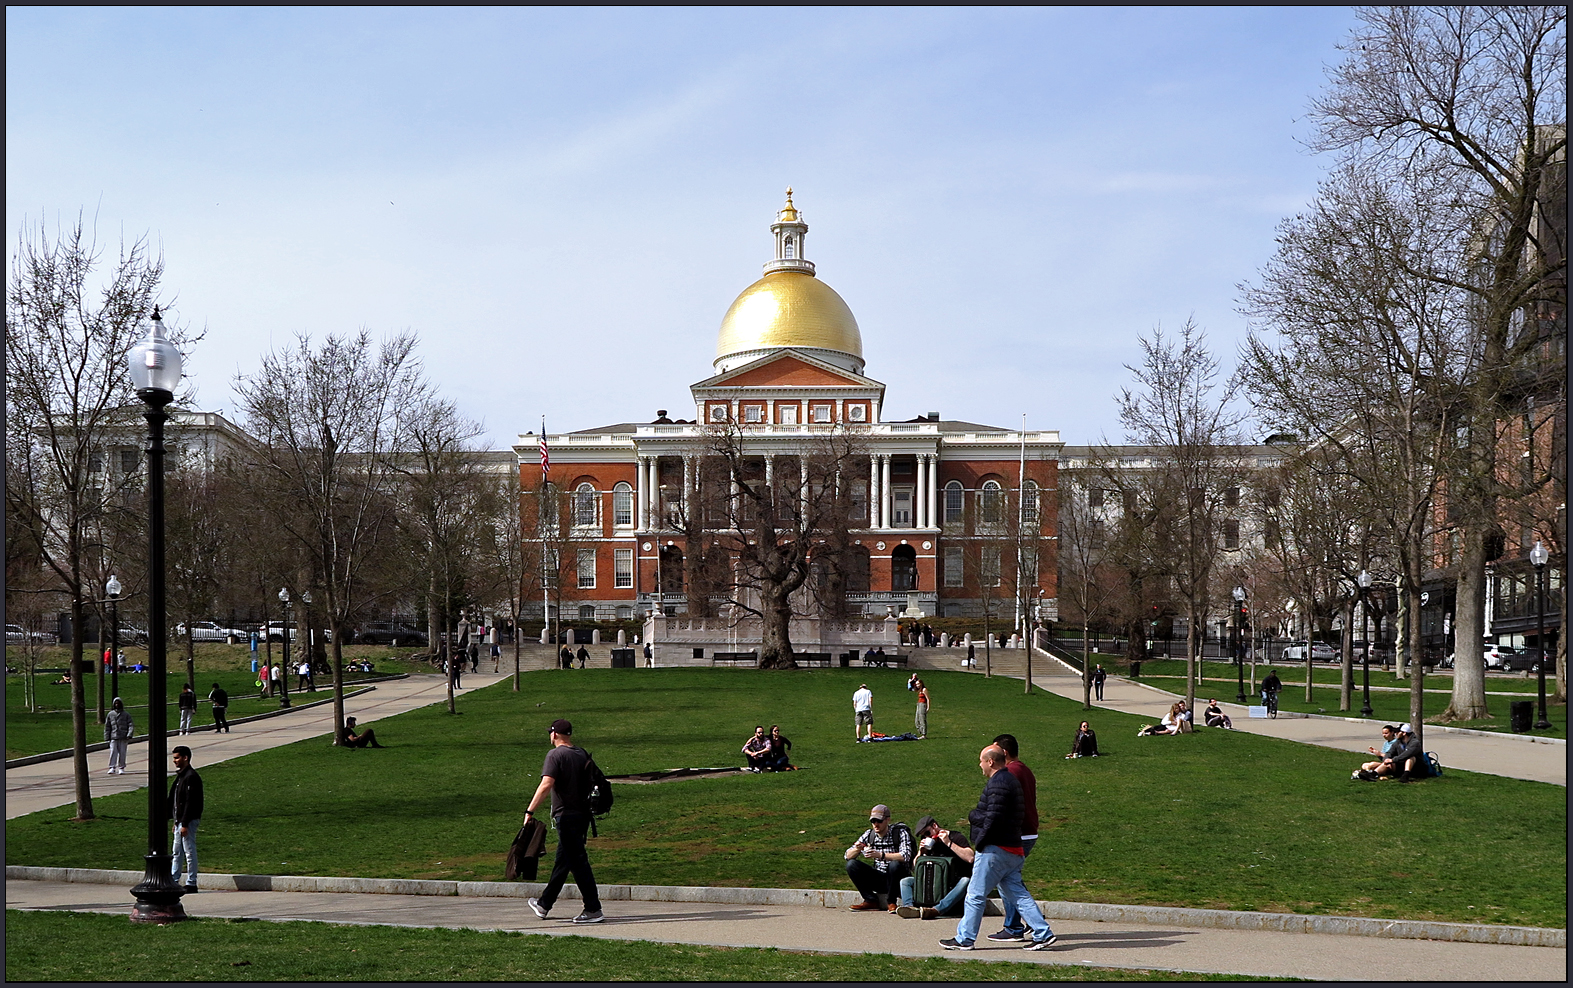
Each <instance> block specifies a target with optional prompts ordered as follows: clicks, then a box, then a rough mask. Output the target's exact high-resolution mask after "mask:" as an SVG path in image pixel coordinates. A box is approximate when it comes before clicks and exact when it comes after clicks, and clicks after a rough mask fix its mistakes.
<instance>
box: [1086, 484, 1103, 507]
mask: <svg viewBox="0 0 1573 988" xmlns="http://www.w3.org/2000/svg"><path fill="white" fill-rule="evenodd" d="M1087 507H1089V508H1101V507H1103V488H1102V487H1089V488H1088V489H1087Z"/></svg>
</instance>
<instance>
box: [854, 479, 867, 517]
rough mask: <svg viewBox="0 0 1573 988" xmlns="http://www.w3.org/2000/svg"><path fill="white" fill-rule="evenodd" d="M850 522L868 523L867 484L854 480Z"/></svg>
mask: <svg viewBox="0 0 1573 988" xmlns="http://www.w3.org/2000/svg"><path fill="white" fill-rule="evenodd" d="M851 510H852V520H853V521H868V482H867V481H865V480H854V481H853V482H852V506H851Z"/></svg>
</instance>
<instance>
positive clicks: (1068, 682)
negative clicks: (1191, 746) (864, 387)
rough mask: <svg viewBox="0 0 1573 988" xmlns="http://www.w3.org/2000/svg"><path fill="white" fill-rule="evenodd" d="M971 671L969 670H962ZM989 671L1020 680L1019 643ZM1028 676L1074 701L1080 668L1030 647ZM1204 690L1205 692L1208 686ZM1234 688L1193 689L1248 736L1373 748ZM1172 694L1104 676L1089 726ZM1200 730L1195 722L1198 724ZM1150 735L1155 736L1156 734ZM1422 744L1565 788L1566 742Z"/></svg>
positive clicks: (1359, 734) (956, 657)
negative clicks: (1247, 700) (1248, 703)
mask: <svg viewBox="0 0 1573 988" xmlns="http://www.w3.org/2000/svg"><path fill="white" fill-rule="evenodd" d="M913 655H914V659H913V664H914V666H917V667H919V668H929V669H943V670H953V671H954V670H959V668H960V659H961V655H960V654H959V651H958V650H956V649H937V648H936V649H915V650H914V652H913ZM977 660H978V669H977V670H975V671H978V672H981V671H982V670H983V662H984V660H983V653H982V651H981V650H980V651H979V652H978V657H977ZM966 671H974V670H966ZM993 673H994V675H996V676H1009V677H1012V678H1015V679H1022V678H1024V677H1025V675H1026V658H1025V653H1024V652H1023V651H1022V650H1021V649H1000V650H997V651H995V652H994V654H993ZM1032 682H1033V685H1035V686H1037V687H1039V688H1040V689H1045V690H1048V691H1049V692H1051V693H1055V694H1058V695H1060V696H1064V697H1069V698H1071V699H1073V700H1077V701H1078V702H1079V701H1080V700H1081V697H1082V687H1081V673H1080V672H1078V671H1076V670H1075V669H1073V668H1071V667H1070V666H1068V665H1066V664H1065V663H1063V662H1060V661H1059V660H1057V659H1052V658H1049V657H1046V656H1044V654H1043V653H1042V652H1036V651H1035V652H1034V653H1033V662H1032ZM1209 691H1211V692H1209ZM1235 692H1236V687H1235V685H1234V684H1232V683H1221V682H1209V683H1204V684H1202V685H1201V686H1200V687H1199V688H1198V692H1197V706H1198V707H1201V706H1204V705H1205V704H1204V703H1203V701H1202V698H1203V697H1217V698H1218V699H1219V701H1220V704H1219V705H1220V706H1221V707H1223V709H1224V712H1225V713H1227V714H1228V715H1229V718H1230V720H1231V721H1232V722H1233V724H1234V727H1235V730H1238V731H1247V732H1250V733H1252V734H1265V735H1269V736H1271V737H1279V738H1287V739H1288V740H1291V741H1299V742H1301V743H1303V744H1314V745H1320V746H1322V747H1324V748H1338V749H1341V750H1343V751H1349V752H1358V753H1359V754H1360V755H1364V756H1365V759H1369V758H1370V757H1371V756H1370V755H1369V754H1367V753H1366V748H1367V747H1368V746H1371V745H1376V746H1378V747H1380V745H1381V735H1382V731H1381V728H1382V724H1383V723H1385V722H1384V721H1379V720H1362V719H1360V718H1359V717H1352V718H1330V717H1291V716H1288V715H1284V716H1280V717H1278V718H1276V719H1272V720H1268V719H1264V718H1252V717H1250V716H1249V711H1247V709H1246V708H1245V707H1244V706H1241V705H1239V704H1236V703H1233V702H1227V701H1226V700H1225V698H1226V697H1228V696H1233V695H1235ZM1176 699H1178V697H1177V696H1176V695H1175V694H1173V693H1168V692H1166V691H1164V690H1160V689H1155V688H1153V687H1150V686H1146V685H1144V684H1141V683H1138V682H1136V681H1134V680H1130V679H1125V678H1122V677H1116V676H1110V677H1109V679H1108V682H1107V683H1105V684H1104V690H1103V700H1102V702H1099V701H1096V700H1095V701H1093V708H1094V710H1093V713H1091V714H1089V715H1088V718H1087V719H1088V720H1090V721H1092V726H1093V730H1097V728H1098V724H1097V714H1096V711H1097V709H1098V708H1100V707H1101V708H1106V709H1110V710H1118V711H1121V712H1122V713H1130V714H1136V715H1138V716H1141V717H1150V718H1152V720H1153V722H1154V723H1156V722H1157V721H1158V720H1160V719H1161V718H1162V717H1163V715H1164V714H1165V713H1167V712H1168V710H1169V707H1170V705H1172V704H1173V703H1174V701H1175V700H1176ZM1205 729H1206V728H1203V730H1205ZM1152 740H1153V741H1159V742H1161V741H1162V740H1163V739H1162V738H1154V739H1152ZM1425 743H1426V750H1427V751H1434V752H1436V755H1437V758H1438V759H1439V760H1440V761H1441V762H1442V768H1443V770H1444V771H1445V770H1447V769H1450V768H1456V769H1463V770H1466V771H1470V772H1481V773H1485V774H1487V775H1501V776H1506V777H1508V778H1514V779H1528V780H1530V781H1532V782H1549V783H1552V784H1554V785H1559V786H1566V785H1567V784H1568V761H1567V756H1568V750H1567V745H1566V743H1556V742H1551V741H1546V740H1539V739H1537V740H1532V739H1529V738H1526V737H1522V736H1518V735H1503V734H1487V733H1486V732H1470V733H1467V734H1466V733H1463V732H1455V731H1445V730H1439V729H1438V728H1437V726H1436V725H1434V724H1427V725H1426V734H1425ZM1360 760H1362V759H1358V758H1351V759H1350V763H1349V770H1350V771H1351V772H1352V771H1354V770H1355V769H1356V768H1359V761H1360Z"/></svg>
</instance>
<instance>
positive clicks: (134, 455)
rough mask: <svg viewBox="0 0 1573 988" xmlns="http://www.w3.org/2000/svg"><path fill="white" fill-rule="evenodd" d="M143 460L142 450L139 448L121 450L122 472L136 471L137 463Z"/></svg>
mask: <svg viewBox="0 0 1573 988" xmlns="http://www.w3.org/2000/svg"><path fill="white" fill-rule="evenodd" d="M141 462H142V451H141V450H137V449H123V450H121V451H120V472H121V473H136V472H137V465H138V464H139V463H141Z"/></svg>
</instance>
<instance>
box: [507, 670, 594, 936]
mask: <svg viewBox="0 0 1573 988" xmlns="http://www.w3.org/2000/svg"><path fill="white" fill-rule="evenodd" d="M564 651H567V650H566V649H564ZM551 736H552V750H551V751H549V752H547V754H546V761H545V763H544V764H542V765H541V784H540V785H539V786H537V787H536V789H535V795H534V796H531V797H530V807H529V809H527V810H525V811H524V816H525V819H526V820H529V819H532V818H533V817H534V816H535V807H536V806H537V805H538V804H539V803H540V802H541V800H543V799H545V798H546V797H547V795H548V794H550V795H551V799H552V824H553V825H554V826H555V827H556V828H557V859H556V860H555V861H554V862H553V863H552V876H551V877H550V878H548V879H547V880H546V888H545V889H544V890H543V891H542V892H541V897H540V898H539V899H535V898H532V899H529V900H527V901H528V903H529V906H530V910H531V911H532V912H534V913H535V915H536V916H537V917H539V918H541V919H545V918H546V914H547V913H549V912H551V909H552V906H553V905H554V904H555V903H556V902H557V896H558V893H560V892H562V890H563V883H564V882H565V881H567V879H568V874H569V872H572V873H573V880H574V884H575V885H577V886H579V896H580V898H582V899H583V900H584V911H583V912H581V913H580V914H579V915H577V916H575V917H574V918H573V921H574V922H575V923H599V922H600V921H601V919H602V916H601V896H600V894H599V892H597V890H596V887H595V875H594V874H592V873H591V871H590V855H589V852H587V851H586V850H585V846H584V842H585V835H586V834H587V832H588V831H589V829H590V820H591V816H590V755H589V753H587V752H586V751H585V750H584V749H583V748H578V747H575V746H574V743H573V725H572V724H570V723H568V722H567V721H566V720H563V719H561V718H558V719H557V720H554V721H552V731H551Z"/></svg>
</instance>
